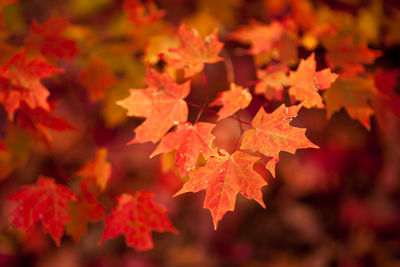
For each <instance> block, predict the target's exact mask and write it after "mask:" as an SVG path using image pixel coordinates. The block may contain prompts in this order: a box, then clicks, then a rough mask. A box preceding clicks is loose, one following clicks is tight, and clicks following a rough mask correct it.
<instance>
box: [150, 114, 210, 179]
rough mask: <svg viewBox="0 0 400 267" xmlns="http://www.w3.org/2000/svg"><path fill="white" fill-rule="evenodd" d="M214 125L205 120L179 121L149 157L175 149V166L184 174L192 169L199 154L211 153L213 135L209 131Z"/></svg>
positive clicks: (207, 155) (206, 154)
mask: <svg viewBox="0 0 400 267" xmlns="http://www.w3.org/2000/svg"><path fill="white" fill-rule="evenodd" d="M214 127H215V124H212V123H206V122H198V123H196V124H195V125H192V124H190V123H189V122H184V123H180V124H178V128H177V129H176V130H175V131H172V132H170V133H168V134H167V135H166V136H164V138H163V139H162V140H161V142H160V144H159V145H158V146H157V147H156V149H155V150H154V152H153V153H152V154H151V155H150V158H151V157H154V156H156V155H158V154H161V153H167V152H169V151H172V150H175V149H176V154H175V166H176V167H178V168H179V170H180V171H181V174H182V175H183V176H185V175H187V174H188V173H189V172H190V171H191V170H193V169H194V167H195V166H196V163H197V159H198V157H199V155H200V154H202V155H203V156H204V157H205V158H209V157H210V156H211V155H212V154H213V149H212V148H211V144H212V142H213V140H214V139H215V136H214V135H212V134H211V131H212V130H213V129H214Z"/></svg>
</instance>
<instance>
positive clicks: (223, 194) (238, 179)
mask: <svg viewBox="0 0 400 267" xmlns="http://www.w3.org/2000/svg"><path fill="white" fill-rule="evenodd" d="M258 159H259V158H258V157H255V156H252V155H249V154H246V153H244V152H241V151H236V152H234V153H233V154H232V155H229V154H228V152H226V151H224V150H221V151H219V155H215V156H211V157H210V159H209V161H208V162H207V164H206V165H205V166H203V167H200V168H198V169H196V170H194V171H193V172H191V173H190V174H189V176H190V179H189V181H187V182H186V183H185V184H184V185H183V187H182V188H181V190H179V191H178V192H177V193H176V194H175V195H174V196H177V195H180V194H183V193H187V192H194V193H196V192H199V191H201V190H204V189H205V190H206V198H205V200H204V208H207V209H209V210H210V212H211V215H212V218H213V223H214V229H217V226H218V222H219V221H220V220H221V219H222V217H223V216H224V214H225V213H226V212H227V211H233V210H234V209H235V202H236V195H237V194H238V193H241V194H242V195H243V196H245V197H246V198H249V199H254V200H255V201H257V202H258V203H259V204H260V205H261V206H262V207H263V208H265V204H264V202H263V200H262V192H261V188H262V187H263V186H265V185H267V183H266V182H265V181H264V179H263V178H262V177H261V176H260V175H259V174H258V173H257V172H255V171H254V170H253V165H254V163H255V162H256V161H257V160H258Z"/></svg>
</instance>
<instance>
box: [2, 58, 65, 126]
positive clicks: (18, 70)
mask: <svg viewBox="0 0 400 267" xmlns="http://www.w3.org/2000/svg"><path fill="white" fill-rule="evenodd" d="M63 71H64V70H62V69H59V68H55V67H53V66H51V65H48V64H47V63H46V60H45V59H44V58H35V59H27V58H26V57H25V52H24V51H23V52H21V53H19V54H17V55H15V56H14V57H12V59H11V60H10V62H9V63H8V64H7V65H5V66H2V67H1V68H0V102H3V104H4V107H5V109H6V110H7V112H8V115H9V117H10V119H11V120H12V119H13V117H14V112H15V111H16V110H17V109H18V108H19V107H20V105H21V102H25V103H26V104H27V105H28V106H29V107H30V108H31V109H35V108H37V107H40V108H43V109H45V110H49V109H50V107H49V104H48V102H47V97H48V96H49V94H50V93H49V91H48V90H47V89H46V87H44V86H43V85H42V83H41V82H40V79H42V78H49V77H50V76H51V75H53V74H55V73H60V72H63Z"/></svg>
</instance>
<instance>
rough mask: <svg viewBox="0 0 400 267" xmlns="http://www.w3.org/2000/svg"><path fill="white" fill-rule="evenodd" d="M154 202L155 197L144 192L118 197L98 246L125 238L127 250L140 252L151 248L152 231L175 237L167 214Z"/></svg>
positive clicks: (150, 193) (174, 230) (175, 231)
mask: <svg viewBox="0 0 400 267" xmlns="http://www.w3.org/2000/svg"><path fill="white" fill-rule="evenodd" d="M153 198H154V193H152V192H147V191H137V192H136V193H135V195H130V194H123V195H121V196H120V197H119V198H118V205H117V207H116V208H115V209H114V210H113V211H112V212H111V214H110V215H109V216H108V217H107V219H106V228H105V229H104V233H103V236H102V238H101V240H100V243H99V244H100V245H101V244H102V243H103V242H104V240H106V239H109V238H115V237H117V236H118V235H120V234H124V235H125V240H126V244H127V245H128V246H130V247H133V248H135V249H136V250H138V251H142V250H148V249H151V248H152V247H153V241H152V239H151V231H157V232H165V231H170V232H173V233H178V231H177V230H176V229H175V228H174V227H173V226H172V224H171V222H170V220H169V219H168V217H167V210H166V209H165V208H164V207H163V206H161V205H158V204H155V203H153Z"/></svg>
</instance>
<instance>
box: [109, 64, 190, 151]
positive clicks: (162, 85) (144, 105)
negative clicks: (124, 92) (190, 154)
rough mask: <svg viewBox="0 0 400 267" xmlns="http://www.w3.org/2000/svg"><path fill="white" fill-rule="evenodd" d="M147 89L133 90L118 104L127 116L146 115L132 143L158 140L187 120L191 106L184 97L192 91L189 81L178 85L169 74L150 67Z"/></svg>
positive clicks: (136, 130)
mask: <svg viewBox="0 0 400 267" xmlns="http://www.w3.org/2000/svg"><path fill="white" fill-rule="evenodd" d="M146 81H147V84H148V85H149V87H148V88H147V89H139V90H137V89H131V90H130V96H128V97H127V98H125V99H123V100H121V101H118V102H117V104H118V105H120V106H122V107H124V108H126V109H127V110H128V112H127V116H135V117H145V118H146V120H145V121H144V122H143V123H142V124H141V125H140V126H139V127H137V128H136V129H135V133H136V135H135V137H134V139H133V140H132V141H130V142H129V143H130V144H132V143H144V142H153V143H156V142H158V141H159V140H160V139H161V138H162V137H163V136H164V135H165V133H167V131H168V130H169V129H170V128H171V127H172V126H174V125H177V124H178V123H180V122H185V121H187V117H188V107H187V104H186V102H185V101H184V100H183V99H184V98H185V97H186V96H187V95H188V94H189V91H190V81H187V82H185V83H183V84H177V83H175V81H174V80H173V79H172V77H171V76H170V75H169V74H168V73H158V72H157V71H154V70H152V69H150V68H148V70H147V76H146Z"/></svg>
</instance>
